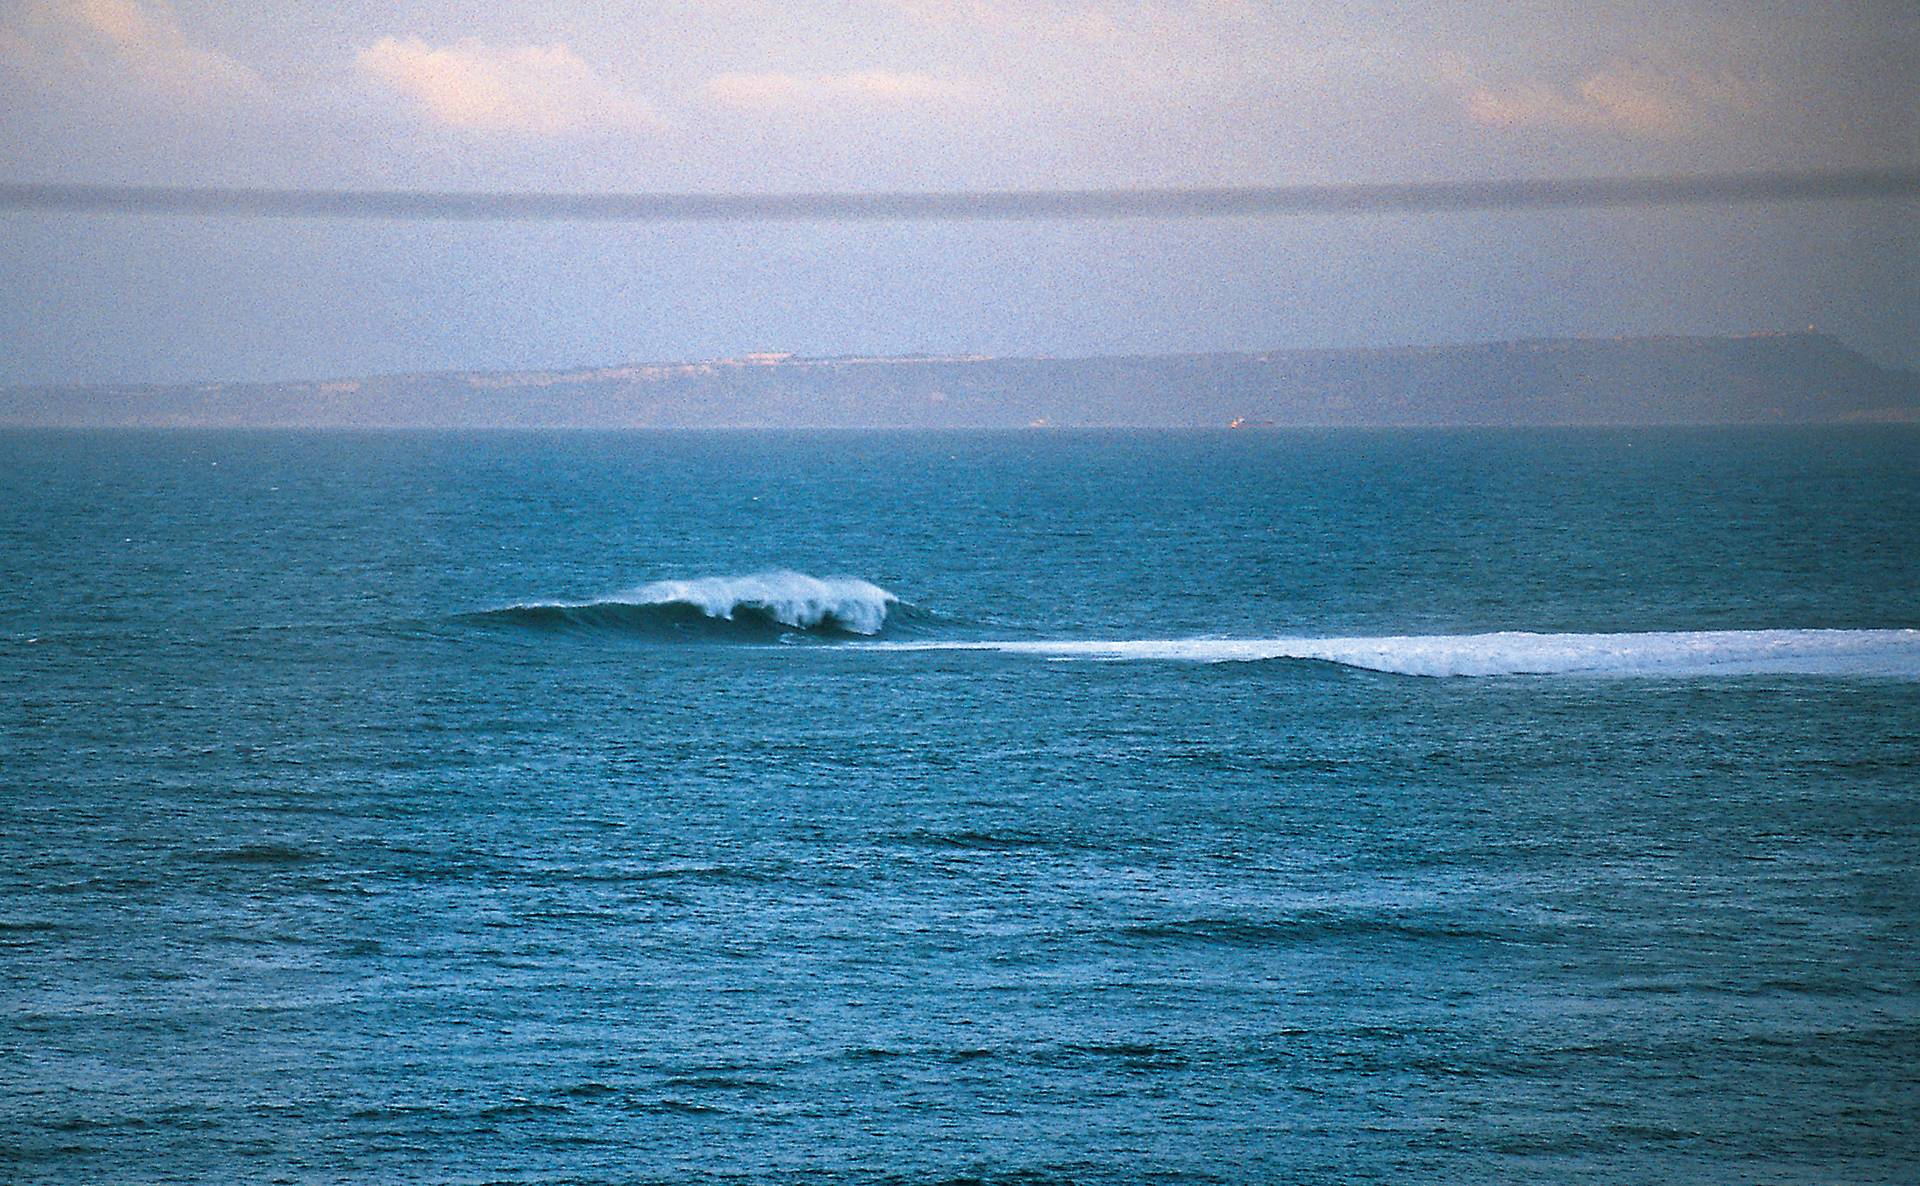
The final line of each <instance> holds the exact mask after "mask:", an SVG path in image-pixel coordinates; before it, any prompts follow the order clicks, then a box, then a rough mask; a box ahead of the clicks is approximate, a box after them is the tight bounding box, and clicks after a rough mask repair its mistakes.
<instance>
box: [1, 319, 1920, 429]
mask: <svg viewBox="0 0 1920 1186" xmlns="http://www.w3.org/2000/svg"><path fill="white" fill-rule="evenodd" d="M1894 422H1905V423H1912V422H1920V375H1916V374H1915V373H1913V372H1910V371H1903V370H1899V369H1895V368H1891V367H1884V366H1881V365H1879V364H1877V363H1875V362H1874V361H1872V360H1871V359H1869V358H1867V357H1865V356H1863V355H1861V354H1860V353H1858V352H1857V351H1854V350H1852V349H1851V348H1849V347H1848V346H1846V345H1845V344H1844V343H1842V342H1841V341H1839V340H1838V339H1836V338H1834V337H1831V336H1829V335H1825V334H1820V333H1814V332H1805V333H1756V334H1743V335H1734V336H1720V337H1686V336H1663V337H1631V338H1608V339H1592V338H1558V339H1529V340H1520V341H1509V342H1490V343H1474V344H1457V345H1434V346H1400V347H1384V348H1352V349H1317V350H1276V351H1266V352H1256V353H1213V354H1167V355H1135V356H1109V357H1092V358H1046V357H1033V358H997V357H987V356H983V355H904V356H897V357H867V356H848V357H835V358H807V357H800V356H796V355H792V354H782V353H754V354H746V355H742V356H740V357H736V358H723V359H709V360H703V361H690V362H677V363H623V364H616V365H610V366H598V367H580V368H572V369H563V370H527V371H448V372H437V373H430V374H413V375H385V376H371V377H362V378H347V379H334V380H325V381H310V382H278V383H202V384H175V385H103V386H41V387H13V388H0V426H10V427H202V428H215V427H227V428H341V427H359V428H688V429H697V428H926V429H939V428H1035V429H1039V428H1050V427H1142V428H1146V427H1167V428H1171V427H1195V428H1197V427H1217V428H1228V427H1239V428H1265V427H1280V428H1309V427H1437V426H1463V427H1464V426H1500V425H1513V426H1548V425H1567V426H1572V425H1596V426H1599V425H1659V424H1669V425H1681V424H1701V425H1710V424H1727V425H1733V424H1840V423H1894Z"/></svg>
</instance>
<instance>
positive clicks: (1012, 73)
mask: <svg viewBox="0 0 1920 1186" xmlns="http://www.w3.org/2000/svg"><path fill="white" fill-rule="evenodd" d="M609 10H614V11H609ZM1916 61H1920V5H1915V4H1913V3H1911V2H1910V0H1904V2H1898V3H1879V2H1875V0H1855V2H1852V3H1825V2H1822V0H1802V2H1800V3H1793V4H1786V3H1773V2H1771V0H1743V2H1738V3H1731V2H1730V3H1703V2H1697V0H1696V2H1688V0H1678V2H1669V3H1659V4H1650V3H1610V2H1605V0H1601V2H1595V3H1586V4H1573V3H1555V4H1545V3H1527V2H1524V0H1516V2H1514V3H1506V4H1498V5H1494V4H1483V3H1482V4H1448V3H1429V4H1420V5H1414V4H1399V5H1388V4H1367V3H1347V4H1340V3H1325V4H1311V5H1308V4H1282V3H1267V2H1262V0H1172V2H1168V3H1157V4H1156V3H1144V2H1138V0H845V2H842V3H837V4H833V5H822V4H814V3H797V2H777V0H763V2H758V3H749V2H746V0H683V2H679V3H664V2H652V3H648V2H640V3H632V4H625V5H617V6H615V5H604V4H598V3H568V2H548V3H525V4H516V5H477V4H455V3H447V2H421V3H389V4H373V3H361V2H358V0H344V2H337V3H331V4H318V5H316V4H312V3H282V2H280V0H252V2H250V3H248V4H246V5H231V4H226V3H214V2H205V3H203V2H200V0H172V2H171V3H170V2H168V0H0V145H4V146H5V148H4V151H0V181H7V182H83V183H102V184H157V185H226V186H267V187H296V188H346V189H352V188H383V189H484V190H519V189H525V190H541V191H569V192H588V193H592V192H606V191H718V192H790V191H810V190H855V191H872V190H880V191H884V190H925V189H938V190H974V189H1030V188H1047V189H1051V188H1091V187H1131V186H1195V185H1280V184H1296V183H1323V182H1367V181H1425V180H1471V179H1480V178H1523V177H1556V176H1587V175H1606V176H1615V175H1642V174H1654V175H1658V174H1673V173H1695V172H1718V171H1733V170H1761V169H1813V168H1853V167H1872V166H1902V165H1912V164H1915V163H1920V81H1917V80H1916V72H1915V71H1914V70H1913V68H1912V64H1913V63H1914V62H1916ZM1809 325H1811V326H1815V327H1817V328H1820V329H1822V330H1827V331H1830V332H1834V333H1837V334H1839V335H1840V336H1841V337H1842V338H1844V339H1845V340H1846V341H1848V342H1849V343H1850V344H1852V345H1854V346H1856V347H1859V348H1861V349H1863V350H1866V351H1867V352H1868V353H1869V354H1871V355H1872V356H1874V357H1876V358H1878V359H1880V360H1882V361H1885V362H1891V363H1895V364H1899V365H1905V366H1920V208H1917V207H1916V205H1915V204H1914V203H1913V202H1912V201H1911V200H1884V199H1883V200H1876V201H1866V202H1861V201H1854V202H1835V203H1770V204H1752V205H1729V206H1706V207H1686V208H1659V209H1628V210H1604V211H1580V210H1561V211H1531V212H1484V211H1482V212H1472V213H1461V212H1456V213H1446V214H1395V215H1367V216H1350V215H1340V216H1332V215H1316V216H1310V217H1291V218H1246V217H1233V218H1219V219H1205V220H1189V221H1178V220H1130V221H1123V222H1102V223H1084V222H1077V223H1050V222H1036V223H1019V224H1005V223H968V222H942V223H916V224H844V223H787V224H762V223H732V224H708V225H658V224H654V225H618V224H604V223H589V224H575V223H537V224H471V223H410V222H401V221H328V220H318V219H234V218H217V217H208V216H157V215H126V214H115V215H83V214H73V213H22V212H13V213H5V214H0V383H48V382H153V381H191V380H195V379H274V378H305V377H325V376H333V375H356V374H366V373H377V372H392V371H424V370H437V369H449V368H507V369H512V368H522V367H536V366H564V365H573V364H590V363H605V362H616V361H627V360H642V361H645V360H674V359H684V358H699V357H713V356H727V355H735V354H739V353H742V352H746V351H750V350H792V351H796V352H799V353H802V354H845V353H906V352H918V351H927V352H939V353H945V352H978V353H990V354H1066V355H1073V354H1096V353H1146V352H1161V351H1183V350H1216V349H1272V348H1280V347H1289V346H1337V345H1377V344H1400V343H1415V342H1437V341H1462V340H1480V339H1493V338H1510V337H1537V336H1557V335H1581V336H1591V335H1610V334H1616V333H1664V332H1686V333H1724V332H1743V331H1749V330H1768V329H1804V328H1806V327H1807V326H1809Z"/></svg>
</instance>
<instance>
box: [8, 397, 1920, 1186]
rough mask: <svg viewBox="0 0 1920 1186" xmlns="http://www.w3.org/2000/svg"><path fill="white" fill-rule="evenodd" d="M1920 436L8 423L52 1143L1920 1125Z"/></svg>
mask: <svg viewBox="0 0 1920 1186" xmlns="http://www.w3.org/2000/svg"><path fill="white" fill-rule="evenodd" d="M1917 627H1920V430H1915V429H1911V428H1894V427H1877V428H1858V429H1818V430H1799V429H1796V430H1784V429H1781V430H1711V431H1709V430H1697V431H1696V430H1658V431H1655V430H1640V431H1629V430H1619V431H1575V430H1555V431H1476V432H1322V433H1300V432H1277V431H1255V432H1226V431H1220V432H1185V433H1180V432H1166V433H1121V432H1113V433H1097V432H1071V433H1066V432H1047V431H1033V432H1021V433H1014V432H1008V433H948V434H938V433H935V434H920V435H915V434H900V433H821V434H802V433H792V434H777V433H770V434H752V433H683V434H674V433H553V434H532V433H529V434H516V433H471V434H460V433H427V432H416V433H406V432H399V433H364V434H357V433H348V432H339V433H298V432H279V433H275V432H261V433H245V432H196V431H153V432H140V431H129V432H100V433H88V432H36V431H7V432H4V433H0V1054H4V1058H0V1177H3V1178H5V1179H6V1180H8V1181H13V1182H21V1183H56V1182H58V1183H77V1182H87V1183H116V1182H219V1181H230V1182H241V1181H245V1182H290V1183H333V1182H341V1183H344V1182H383V1183H493V1182H498V1183H639V1182H647V1183H655V1182H659V1183H693V1182H701V1183H705V1182H714V1181H723V1182H732V1183H741V1184H759V1183H796V1184H797V1183H902V1184H908V1183H915V1184H917V1183H957V1182H981V1183H1009V1184H1011V1183H1021V1184H1040V1183H1054V1182H1081V1183H1142V1182H1161V1183H1186V1182H1195V1183H1205V1182H1220V1183H1241V1182H1262V1183H1264V1182H1292V1181H1302V1182H1309V1181H1310V1182H1351V1183H1376V1182H1377V1183H1396V1184H1405V1183H1442V1182H1448V1183H1451V1182H1462V1181H1475V1182H1528V1183H1541V1182H1545V1183H1602V1182H1604V1183H1621V1182H1646V1183H1670V1182H1726V1183H1734V1182H1740V1183H1754V1182H1781V1183H1831V1182H1889V1183H1891V1182H1911V1181H1914V1180H1916V1179H1920V1126H1916V1125H1915V1123H1914V1117H1915V1116H1920V632H1917V631H1916V628H1917Z"/></svg>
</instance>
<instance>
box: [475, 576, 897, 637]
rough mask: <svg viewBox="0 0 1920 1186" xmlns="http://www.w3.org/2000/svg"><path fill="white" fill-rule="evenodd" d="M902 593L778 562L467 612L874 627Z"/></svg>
mask: <svg viewBox="0 0 1920 1186" xmlns="http://www.w3.org/2000/svg"><path fill="white" fill-rule="evenodd" d="M899 601H900V599H899V598H898V597H895V596H894V595H893V594H892V593H890V592H889V591H887V590H885V589H882V588H881V587H880V586H878V585H876V584H873V583H872V582H870V581H863V580H857V579H855V578H852V577H826V578H822V577H813V576H808V575H807V574H805V573H800V572H788V571H784V570H776V571H770V572H758V573H751V574H749V575H746V576H735V577H700V578H696V579H694V580H685V581H654V582H651V583H649V584H645V585H641V586H639V587H637V588H634V589H629V590H627V591H626V592H624V593H615V594H613V595H611V596H608V597H601V598H595V599H593V600H590V601H537V602H527V603H523V604H520V605H512V606H507V607H506V608H504V609H497V610H489V611H486V612H483V613H478V614H470V615H468V619H469V620H476V621H479V622H482V623H491V622H498V623H507V624H516V625H524V626H535V627H544V628H549V629H559V628H566V627H576V628H596V627H597V628H602V629H624V630H629V631H634V632H639V633H658V632H671V633H680V634H687V633H692V634H705V635H711V636H717V637H726V636H737V635H740V634H743V633H744V634H748V635H754V634H763V635H778V634H784V633H788V632H792V631H804V632H810V633H818V634H857V635H875V634H878V633H880V631H881V630H882V629H883V628H884V627H885V626H886V624H887V615H888V612H889V611H890V610H891V609H892V608H893V607H894V606H895V605H897V604H898V603H899Z"/></svg>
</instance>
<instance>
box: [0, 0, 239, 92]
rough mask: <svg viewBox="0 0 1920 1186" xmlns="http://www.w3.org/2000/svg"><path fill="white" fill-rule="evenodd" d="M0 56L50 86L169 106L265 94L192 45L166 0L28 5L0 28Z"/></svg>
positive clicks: (225, 60)
mask: <svg viewBox="0 0 1920 1186" xmlns="http://www.w3.org/2000/svg"><path fill="white" fill-rule="evenodd" d="M0 57H4V58H5V59H6V60H7V61H9V62H10V63H11V64H12V65H14V66H15V67H16V68H22V69H26V70H28V71H31V72H33V73H34V74H37V75H39V76H40V77H41V78H42V79H43V80H44V81H48V82H51V83H54V84H56V85H60V84H64V85H68V86H72V85H74V84H75V83H78V82H83V81H84V83H85V84H87V85H95V84H99V83H102V82H106V83H109V84H111V85H113V86H114V88H115V89H125V87H126V86H127V84H129V83H131V84H133V87H134V89H137V90H139V91H141V92H144V93H145V94H146V95H148V96H150V97H155V98H160V99H167V100H174V101H194V100H208V99H231V98H236V97H244V96H248V95H252V94H256V93H258V92H260V91H262V90H263V89H264V87H263V85H262V83H261V81H260V76H259V75H258V74H256V73H254V71H253V70H252V69H250V68H249V67H247V66H245V65H244V64H242V63H240V62H239V61H237V60H235V59H233V58H231V57H229V56H227V55H226V54H223V53H221V52H219V51H218V50H215V49H209V48H207V47H206V46H202V45H197V44H195V43H194V42H193V41H191V40H190V39H189V38H188V37H187V35H186V32H185V31H184V30H183V29H182V28H181V27H180V19H179V17H178V16H177V15H175V13H174V11H173V8H172V7H171V6H170V5H169V4H168V3H167V2H166V0H31V2H30V3H28V4H27V5H26V6H25V7H24V8H23V9H22V10H21V13H20V17H19V23H18V24H17V25H16V26H14V27H13V28H10V29H0Z"/></svg>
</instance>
